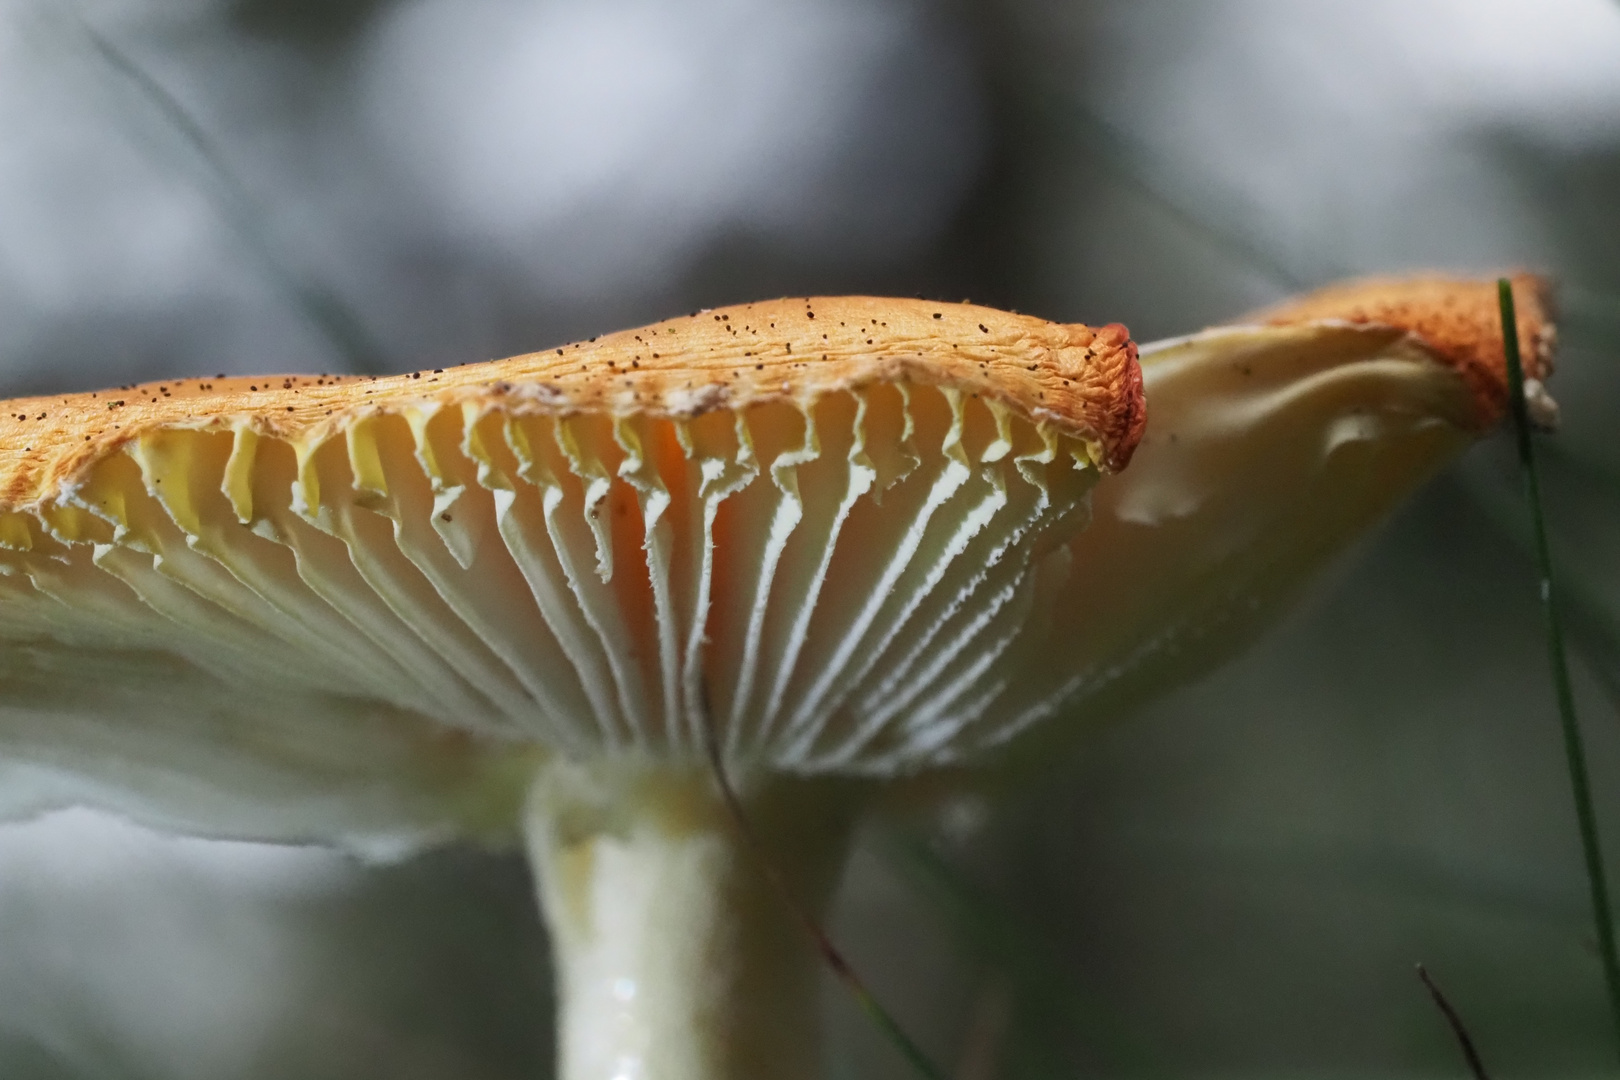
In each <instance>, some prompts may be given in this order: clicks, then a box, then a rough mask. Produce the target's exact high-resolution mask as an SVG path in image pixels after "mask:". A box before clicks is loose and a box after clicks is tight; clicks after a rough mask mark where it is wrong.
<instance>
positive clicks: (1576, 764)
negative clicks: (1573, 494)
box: [1496, 278, 1620, 1052]
mask: <svg viewBox="0 0 1620 1080" xmlns="http://www.w3.org/2000/svg"><path fill="white" fill-rule="evenodd" d="M1496 287H1497V293H1498V296H1499V298H1500V303H1501V310H1502V348H1503V352H1504V354H1505V356H1506V358H1507V369H1508V387H1509V390H1510V392H1511V395H1512V409H1513V430H1514V435H1515V437H1516V439H1517V441H1518V448H1519V462H1520V464H1521V465H1522V466H1523V472H1524V489H1525V498H1526V500H1527V501H1528V502H1529V504H1530V524H1531V531H1532V534H1533V537H1534V541H1535V558H1536V571H1537V573H1538V574H1539V576H1540V578H1541V607H1542V610H1543V612H1544V613H1545V614H1546V623H1547V660H1548V663H1549V664H1550V666H1551V668H1552V677H1553V690H1554V693H1555V694H1556V696H1557V699H1558V716H1559V720H1560V722H1561V725H1562V728H1563V735H1564V756H1565V757H1566V759H1567V760H1568V765H1569V783H1570V788H1571V793H1572V794H1573V796H1574V799H1575V817H1576V819H1577V821H1579V823H1580V829H1581V851H1582V853H1583V855H1584V856H1585V860H1586V881H1587V885H1588V887H1589V888H1590V890H1591V895H1592V921H1593V924H1594V928H1595V929H1596V931H1597V941H1598V956H1599V958H1600V959H1601V960H1602V963H1603V977H1604V981H1605V982H1606V983H1607V984H1608V990H1609V1010H1610V1014H1611V1017H1610V1018H1611V1020H1612V1022H1613V1024H1614V1033H1615V1049H1616V1051H1617V1052H1620V957H1617V953H1616V948H1615V937H1614V917H1613V915H1612V914H1611V910H1610V906H1609V883H1608V879H1607V876H1606V874H1605V872H1604V869H1603V848H1602V845H1601V844H1600V842H1599V839H1598V823H1597V812H1596V811H1595V810H1594V809H1593V807H1592V781H1591V776H1590V774H1589V772H1588V770H1587V767H1586V744H1585V741H1584V740H1583V738H1582V737H1581V727H1580V720H1579V719H1578V718H1577V716H1576V715H1575V692H1574V690H1573V688H1572V687H1571V684H1570V678H1569V661H1568V658H1567V657H1566V656H1565V654H1564V634H1563V629H1562V626H1561V624H1560V622H1559V618H1558V603H1557V596H1556V594H1555V593H1554V591H1553V573H1552V548H1551V545H1550V544H1549V543H1548V540H1547V521H1546V517H1545V515H1544V514H1543V513H1542V508H1541V480H1540V477H1539V475H1538V474H1537V471H1536V450H1535V439H1534V438H1533V437H1532V433H1531V424H1530V408H1529V405H1528V404H1527V402H1526V400H1525V393H1524V366H1523V364H1522V363H1521V362H1520V359H1519V332H1518V326H1519V323H1518V318H1517V316H1516V314H1515V312H1514V306H1513V285H1512V283H1511V282H1509V281H1508V279H1507V278H1501V279H1499V280H1498V281H1497V283H1496Z"/></svg>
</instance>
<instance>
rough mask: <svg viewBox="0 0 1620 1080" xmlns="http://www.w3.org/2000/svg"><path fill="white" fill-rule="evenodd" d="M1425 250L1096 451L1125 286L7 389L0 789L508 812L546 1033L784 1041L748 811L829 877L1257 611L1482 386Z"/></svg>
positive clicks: (802, 957) (481, 829)
mask: <svg viewBox="0 0 1620 1080" xmlns="http://www.w3.org/2000/svg"><path fill="white" fill-rule="evenodd" d="M1423 288H1429V286H1424V287H1423ZM1432 288H1433V289H1434V290H1437V291H1436V292H1435V294H1434V295H1433V296H1432V297H1431V296H1428V295H1427V294H1424V295H1423V296H1419V294H1420V293H1422V289H1421V288H1418V287H1412V286H1405V287H1397V286H1391V287H1390V289H1391V290H1392V291H1391V292H1390V293H1389V295H1391V296H1397V297H1406V300H1405V301H1402V303H1404V304H1406V306H1405V307H1403V306H1402V305H1401V304H1399V303H1398V304H1394V305H1393V306H1392V305H1390V304H1384V305H1383V306H1377V305H1373V306H1371V307H1368V306H1366V305H1365V304H1363V306H1362V307H1356V306H1354V304H1353V303H1352V302H1351V301H1352V300H1355V303H1361V302H1362V301H1363V300H1367V297H1366V296H1365V295H1363V294H1353V295H1352V297H1351V298H1350V299H1344V298H1341V299H1340V300H1338V301H1334V302H1332V303H1326V302H1323V303H1326V306H1325V307H1324V306H1322V303H1318V304H1317V306H1315V307H1310V306H1306V307H1301V308H1298V309H1294V310H1293V311H1286V310H1285V311H1283V312H1280V313H1278V314H1276V315H1275V316H1273V317H1271V318H1270V322H1272V323H1274V324H1275V325H1267V326H1261V325H1252V326H1245V327H1238V328H1228V329H1220V330H1214V331H1209V332H1206V333H1205V334H1202V335H1195V336H1194V337H1192V338H1188V339H1183V340H1181V341H1177V342H1170V343H1165V344H1163V345H1160V346H1155V347H1151V348H1150V349H1148V350H1147V351H1146V353H1145V354H1144V355H1145V356H1146V358H1147V360H1148V362H1147V364H1146V365H1145V367H1146V370H1147V373H1148V377H1149V383H1148V393H1149V395H1150V398H1151V401H1150V404H1151V405H1152V408H1153V410H1154V420H1153V426H1152V427H1151V428H1150V435H1149V438H1148V441H1146V442H1145V443H1144V444H1143V453H1142V460H1141V461H1139V462H1138V463H1137V464H1135V465H1133V466H1132V468H1131V470H1128V471H1126V472H1123V473H1121V474H1119V475H1117V476H1107V477H1105V478H1104V479H1103V480H1102V481H1101V483H1100V484H1098V478H1099V477H1102V476H1104V474H1107V473H1112V472H1114V471H1116V470H1118V469H1120V468H1121V467H1122V466H1124V465H1125V464H1126V462H1127V461H1128V460H1129V459H1130V457H1131V454H1132V450H1133V447H1135V445H1136V444H1137V442H1138V440H1139V438H1140V437H1141V434H1142V428H1143V423H1144V413H1143V406H1142V396H1141V395H1142V390H1141V386H1142V384H1141V369H1139V368H1138V365H1137V360H1136V350H1135V347H1134V346H1133V345H1132V344H1131V342H1130V341H1129V340H1128V337H1127V335H1126V333H1125V331H1124V330H1123V328H1121V327H1118V326H1107V327H1103V328H1101V329H1096V330H1093V329H1089V328H1086V327H1083V326H1063V325H1058V324H1053V323H1048V322H1044V321H1041V320H1037V319H1031V318H1026V317H1022V316H1016V315H1011V314H1006V313H1002V312H997V311H992V310H989V309H985V308H979V307H974V306H971V305H965V304H964V305H956V304H950V305H938V304H929V303H926V302H921V301H906V300H878V299H871V298H859V297H856V298H842V299H820V298H813V299H805V300H802V301H801V300H798V299H789V300H782V301H774V302H770V303H760V304H752V305H744V306H741V307H734V308H726V309H720V310H715V311H704V312H699V313H695V314H694V315H692V316H690V317H688V318H684V319H676V320H671V321H669V322H665V323H659V324H656V325H653V326H649V327H645V328H642V329H639V330H633V331H625V332H623V333H620V334H615V335H611V336H608V337H605V338H602V339H600V340H593V341H591V342H582V343H579V344H576V345H570V346H567V347H565V348H561V349H554V350H551V351H548V352H545V353H537V354H533V355H530V356H525V357H517V358H514V359H511V360H505V361H500V362H497V363H494V364H485V365H475V366H470V367H465V368H457V369H452V370H448V371H433V372H419V373H416V374H414V375H410V376H402V377H397V378H390V379H380V380H357V379H352V378H329V377H320V378H312V377H302V376H299V377H278V378H273V379H268V380H265V379H259V380H250V379H241V380H225V379H223V378H221V379H216V380H201V381H197V380H187V381H184V382H172V383H165V384H153V385H148V386H143V387H126V388H123V389H120V390H117V391H113V392H111V393H99V394H89V395H76V396H69V397H54V398H34V399H23V400H18V401H12V402H6V403H0V747H3V748H4V751H5V758H6V764H5V765H4V766H3V769H4V771H3V772H0V813H10V814H13V815H15V814H22V813H28V812H35V811H37V810H39V809H40V808H42V807H45V806H49V805H56V804H60V803H63V802H69V801H73V802H88V803H92V804H95V805H99V806H103V807H107V808H112V809H115V810H119V811H122V812H125V813H128V814H130V815H132V816H135V817H138V818H140V819H142V820H145V821H148V822H153V823H156V824H159V825H163V826H166V827H170V828H175V829H182V830H187V831H193V832H201V833H206V834H213V835H233V836H252V837H259V838H266V839H275V840H281V841H306V842H325V843H338V844H344V845H347V846H350V847H358V848H361V849H364V850H369V851H373V852H382V853H385V854H386V853H392V852H397V851H401V850H408V849H409V848H411V847H412V846H415V845H420V844H423V843H428V842H433V841H436V840H439V839H443V838H447V837H453V836H473V837H482V838H487V839H490V840H492V841H500V840H503V839H505V838H506V837H508V836H512V835H521V836H522V838H523V840H524V842H525V846H526V849H527V851H528V854H529V856H530V859H531V862H532V864H533V866H534V867H535V870H536V874H537V880H538V889H539V893H540V898H541V904H542V907H543V910H544V913H545V916H546V919H547V922H548V924H549V927H550V930H551V934H552V941H553V949H554V954H555V958H556V968H557V980H558V987H559V999H560V1010H561V1016H560V1026H561V1037H560V1039H559V1055H560V1063H559V1073H560V1075H562V1076H563V1077H565V1078H567V1080H586V1078H593V1080H594V1078H607V1077H619V1076H627V1077H628V1076H646V1077H671V1078H700V1077H701V1078H721V1080H723V1078H726V1077H743V1076H749V1077H757V1076H762V1075H769V1076H784V1077H808V1076H812V1075H814V1074H815V1072H816V1068H817V1052H816V1047H817V1019H816V1009H815V1007H814V996H815V988H816V982H817V971H816V966H815V965H816V960H815V957H814V954H813V952H812V950H811V949H810V948H809V946H808V943H807V942H805V941H803V940H801V938H800V929H799V927H798V926H797V924H796V922H795V917H794V915H793V913H792V912H791V911H789V910H788V909H787V908H786V906H785V905H784V904H783V903H782V902H781V898H780V897H779V896H778V895H777V894H776V893H775V892H773V890H772V886H771V884H770V883H768V882H767V880H766V878H765V876H764V875H762V874H761V873H759V868H758V867H757V866H755V865H753V863H752V862H751V858H752V854H751V851H750V849H749V846H748V840H747V836H748V835H749V834H750V833H751V834H752V835H753V836H755V837H757V839H758V841H759V843H761V844H762V845H764V846H765V847H766V848H768V849H769V851H770V853H771V856H770V857H771V859H772V860H773V862H774V864H775V866H776V869H777V870H778V871H779V872H780V875H781V878H782V879H783V880H785V881H786V882H787V884H788V887H790V888H791V889H793V890H794V892H795V893H796V894H797V896H798V898H799V900H800V901H801V902H802V903H803V905H804V906H805V907H806V908H807V909H809V910H810V911H812V912H815V911H820V910H823V909H824V907H825V904H826V903H827V901H828V900H829V898H830V896H831V894H832V891H833V889H834V887H835V884H836V880H837V877H838V873H839V870H840V867H841V865H842V861H843V856H844V853H845V851H846V849H847V847H848V844H849V842H850V836H851V832H852V830H853V828H854V826H855V824H856V822H857V821H858V820H859V818H860V816H861V814H862V812H863V811H864V810H865V809H866V808H867V807H868V806H869V805H870V804H872V803H873V802H874V801H876V800H878V799H879V798H881V797H884V796H887V795H888V794H890V793H891V792H893V791H894V790H896V787H897V785H899V786H900V787H904V786H905V785H906V784H908V783H909V784H911V785H912V786H913V787H917V786H926V785H927V783H929V780H928V779H927V778H928V777H930V776H938V775H942V770H943V768H944V767H946V766H962V765H968V764H972V763H974V762H975V761H981V760H987V759H989V758H991V757H992V756H993V755H994V754H995V752H996V751H997V750H998V749H1000V748H1003V747H1005V746H1007V745H1008V744H1009V743H1010V742H1011V741H1012V740H1013V738H1014V736H1016V735H1018V734H1019V733H1021V732H1023V731H1025V729H1028V728H1031V727H1038V728H1039V729H1043V730H1046V731H1049V732H1058V731H1060V730H1067V729H1072V728H1074V727H1075V726H1076V725H1075V724H1073V723H1069V722H1063V723H1057V722H1049V723H1046V724H1044V725H1037V723H1036V722H1037V721H1039V720H1042V719H1046V718H1055V717H1059V716H1061V717H1062V718H1063V719H1065V720H1068V719H1070V718H1073V719H1083V718H1084V717H1086V716H1089V715H1091V714H1092V713H1093V712H1099V713H1100V712H1101V711H1102V709H1103V707H1104V706H1107V705H1111V704H1114V703H1115V702H1111V701H1110V700H1108V699H1107V698H1108V694H1110V693H1113V694H1114V695H1115V697H1116V698H1118V697H1121V696H1122V695H1121V693H1119V692H1120V691H1121V690H1122V688H1128V689H1130V691H1131V692H1132V693H1137V694H1139V693H1144V692H1148V691H1150V690H1151V689H1152V688H1154V687H1155V686H1156V685H1157V684H1158V683H1159V682H1160V681H1162V676H1163V673H1164V672H1166V671H1169V672H1170V674H1172V675H1174V674H1179V673H1180V669H1178V668H1177V666H1176V663H1170V664H1167V663H1166V660H1167V659H1171V658H1176V657H1178V656H1179V655H1181V654H1191V653H1199V654H1209V655H1213V653H1214V652H1218V651H1219V650H1218V649H1216V650H1210V649H1209V648H1207V644H1208V642H1209V640H1211V639H1213V638H1216V637H1219V638H1221V640H1222V641H1223V642H1224V641H1228V640H1233V638H1231V637H1229V636H1227V635H1225V634H1224V629H1225V626H1226V625H1227V623H1229V622H1234V621H1235V622H1242V621H1244V620H1247V621H1248V622H1249V623H1254V624H1258V622H1259V621H1260V620H1262V619H1263V618H1264V617H1265V615H1266V614H1267V613H1269V611H1270V610H1272V609H1273V608H1274V607H1275V605H1276V602H1277V601H1278V600H1280V599H1284V598H1286V596H1287V595H1288V594H1289V593H1290V592H1291V591H1292V590H1293V588H1294V587H1295V586H1296V585H1297V584H1298V583H1299V582H1300V581H1303V580H1304V579H1305V578H1306V577H1307V576H1308V573H1309V571H1310V570H1311V569H1312V568H1313V567H1314V566H1315V565H1317V564H1318V563H1320V562H1321V561H1322V560H1323V559H1324V558H1326V556H1327V555H1328V554H1330V553H1331V551H1332V550H1333V549H1334V548H1335V547H1337V546H1338V545H1340V544H1342V542H1343V541H1344V540H1345V539H1347V538H1348V537H1350V536H1351V535H1353V534H1354V533H1355V532H1357V531H1358V530H1360V529H1361V528H1363V527H1364V526H1365V525H1366V524H1368V523H1369V522H1370V521H1371V520H1373V519H1375V518H1376V517H1377V516H1378V515H1379V514H1380V513H1382V512H1383V510H1384V509H1386V508H1387V507H1388V506H1389V505H1390V504H1392V503H1393V501H1395V500H1396V499H1397V498H1398V497H1399V495H1400V494H1401V493H1403V492H1404V491H1406V490H1408V489H1409V488H1410V487H1411V486H1413V485H1414V484H1415V483H1417V482H1418V481H1419V480H1420V479H1421V477H1422V476H1423V475H1426V474H1427V472H1428V471H1430V470H1432V469H1433V468H1434V467H1435V465H1436V464H1437V463H1438V462H1440V461H1442V460H1444V459H1445V458H1446V457H1448V456H1450V455H1452V454H1454V453H1455V452H1457V450H1459V449H1460V448H1461V447H1462V446H1463V445H1466V443H1467V441H1468V439H1469V438H1471V437H1472V436H1473V435H1474V434H1476V433H1477V432H1478V431H1479V430H1481V429H1482V428H1483V426H1485V424H1487V423H1488V422H1490V421H1492V420H1494V418H1495V417H1496V416H1497V415H1499V413H1500V399H1501V392H1502V377H1501V373H1500V359H1499V353H1500V349H1499V346H1497V345H1493V344H1491V338H1490V337H1489V335H1488V334H1486V333H1485V332H1484V330H1483V329H1481V326H1479V325H1475V322H1477V320H1475V322H1468V320H1467V319H1462V320H1460V322H1459V324H1458V325H1461V324H1462V323H1467V326H1468V335H1471V336H1466V337H1459V338H1458V339H1457V340H1456V341H1453V340H1452V338H1450V337H1447V336H1446V335H1445V334H1444V333H1441V332H1439V331H1436V330H1435V329H1433V327H1431V326H1430V325H1429V323H1427V322H1424V321H1423V320H1424V319H1425V318H1428V316H1429V315H1431V314H1433V313H1434V312H1438V311H1445V310H1450V307H1448V305H1450V306H1455V305H1456V304H1463V307H1464V308H1466V310H1467V312H1470V313H1472V312H1473V310H1474V305H1473V300H1472V299H1467V298H1468V297H1472V295H1473V294H1472V292H1471V291H1470V290H1472V289H1473V286H1464V285H1435V286H1433V287H1432ZM1403 289H1404V290H1405V291H1403ZM1356 297H1361V299H1360V300H1356ZM1458 297H1463V298H1464V299H1463V300H1459V299H1457V298H1458ZM1311 303H1316V302H1311ZM1524 311H1525V318H1526V319H1528V320H1530V324H1529V329H1528V330H1527V333H1528V334H1529V336H1530V339H1531V340H1533V341H1537V342H1540V341H1541V340H1542V336H1543V335H1542V329H1541V328H1542V326H1543V322H1542V319H1541V314H1540V310H1539V308H1537V307H1536V306H1535V305H1533V304H1527V305H1525V309H1524ZM1470 317H1471V316H1470ZM1445 325H1446V326H1450V325H1452V324H1451V323H1446V324H1445ZM1460 333H1461V331H1459V334H1460ZM1493 349H1494V350H1495V351H1494V352H1493V351H1492V350H1493ZM1533 355H1534V356H1535V357H1537V358H1544V350H1541V349H1539V348H1538V349H1537V350H1536V351H1534V352H1533ZM1541 372H1542V365H1540V364H1539V361H1538V365H1537V366H1535V367H1534V369H1533V373H1534V374H1536V375H1538V376H1539V375H1540V374H1541ZM1493 410H1494V411H1493ZM1094 485H1096V494H1097V517H1098V521H1097V523H1096V525H1095V526H1094V528H1093V529H1092V530H1090V531H1083V529H1084V526H1085V523H1086V520H1087V514H1088V507H1087V503H1088V494H1089V493H1090V492H1091V491H1092V489H1093V487H1094ZM1094 538H1095V539H1094ZM1273 578H1275V581H1273ZM1217 632H1219V633H1217ZM1200 634H1201V635H1202V637H1200ZM1203 662H1207V657H1206V659H1205V660H1204V661H1203ZM1177 663H1179V660H1178V661H1177ZM1182 666H1183V667H1186V666H1187V665H1185V664H1183V665H1182ZM1193 666H1196V665H1193ZM1019 741H1020V742H1022V743H1025V744H1028V743H1031V742H1032V741H1034V740H1031V739H1022V740H1019ZM711 752H712V753H713V754H714V756H715V758H716V759H717V760H719V761H722V762H723V763H724V769H725V772H726V773H727V775H728V776H729V777H730V778H731V781H732V783H733V784H734V786H735V788H736V789H737V791H738V793H739V795H740V800H741V803H742V805H743V808H744V813H745V815H746V817H747V820H748V823H749V826H750V829H749V833H745V832H744V831H743V830H741V829H739V827H738V823H737V822H736V821H734V820H733V819H732V818H731V816H730V813H729V810H728V806H727V803H726V801H725V799H724V798H723V795H722V793H721V791H720V790H719V789H718V787H717V785H716V783H715V779H716V778H715V777H714V776H713V774H712V772H711V769H710V766H709V764H708V756H709V754H710V753H711Z"/></svg>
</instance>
